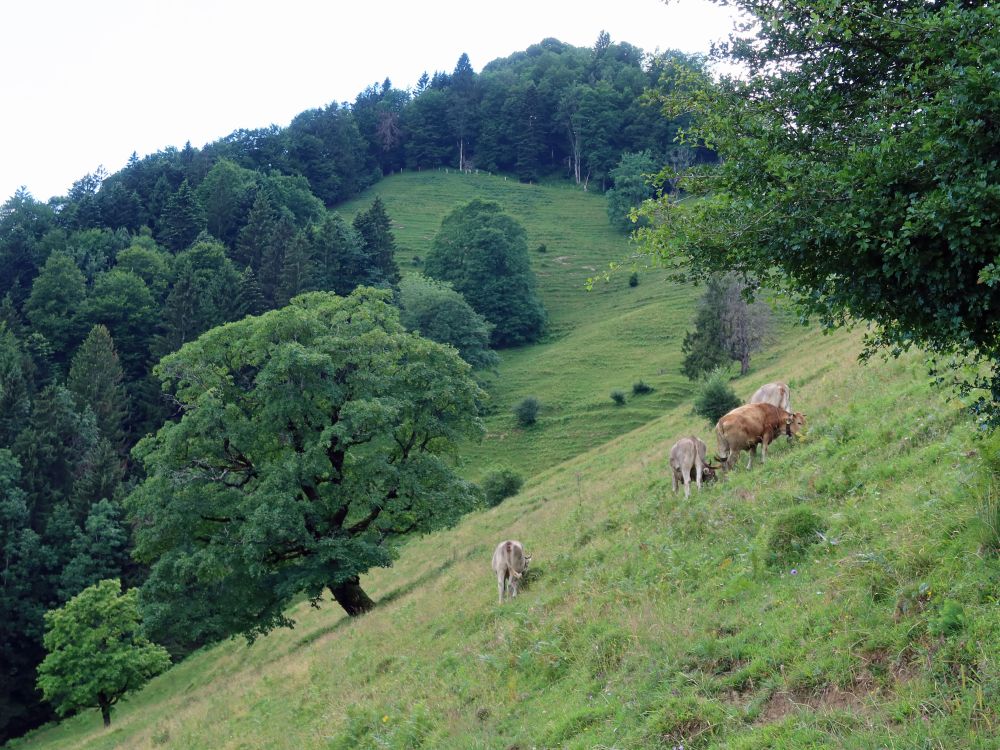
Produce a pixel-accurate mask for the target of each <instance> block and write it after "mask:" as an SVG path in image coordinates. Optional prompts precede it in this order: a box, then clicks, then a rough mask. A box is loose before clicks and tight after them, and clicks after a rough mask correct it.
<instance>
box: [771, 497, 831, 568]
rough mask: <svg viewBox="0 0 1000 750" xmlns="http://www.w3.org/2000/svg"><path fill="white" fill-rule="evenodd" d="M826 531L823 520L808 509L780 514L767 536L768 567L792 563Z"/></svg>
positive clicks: (796, 509) (791, 509)
mask: <svg viewBox="0 0 1000 750" xmlns="http://www.w3.org/2000/svg"><path fill="white" fill-rule="evenodd" d="M825 530H826V524H824V523H823V519H822V518H820V517H819V516H818V515H816V514H815V513H813V512H812V511H811V510H809V509H808V508H803V507H796V508H790V509H789V510H786V511H785V512H783V513H780V514H779V515H778V516H777V517H776V518H775V519H774V522H773V523H772V524H771V528H770V531H769V532H768V534H767V542H766V556H767V562H768V564H770V565H772V566H773V565H782V564H785V563H789V562H794V561H795V560H798V559H800V558H801V557H802V555H803V553H804V552H805V551H806V549H808V548H809V547H811V546H812V545H813V544H815V543H816V542H818V541H819V539H820V536H819V532H823V531H825Z"/></svg>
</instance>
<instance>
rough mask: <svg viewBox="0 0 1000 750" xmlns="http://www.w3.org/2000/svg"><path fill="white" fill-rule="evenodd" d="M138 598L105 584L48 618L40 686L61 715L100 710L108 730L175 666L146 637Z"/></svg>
mask: <svg viewBox="0 0 1000 750" xmlns="http://www.w3.org/2000/svg"><path fill="white" fill-rule="evenodd" d="M137 594H138V592H137V591H136V590H135V589H131V590H130V591H128V592H126V593H124V594H123V593H122V592H121V583H120V582H119V581H117V580H104V581H101V582H100V583H97V584H95V585H93V586H90V587H89V588H86V589H84V590H83V591H81V592H80V593H79V594H77V595H76V596H74V597H73V598H72V599H70V600H69V601H68V602H67V603H66V605H65V606H63V607H61V608H59V609H56V610H52V611H51V612H47V613H46V614H45V626H46V632H45V649H46V651H47V652H48V655H47V656H46V657H45V660H44V661H43V662H42V663H41V664H40V665H39V667H38V687H39V688H40V689H41V691H42V693H43V694H44V696H45V700H47V701H49V702H51V703H52V704H54V705H55V707H56V711H58V712H59V713H60V714H61V715H63V716H65V715H66V714H69V713H73V712H76V711H79V710H80V709H83V708H92V707H97V708H100V709H101V715H102V717H103V718H104V724H105V726H107V725H109V724H110V723H111V709H112V707H113V706H114V705H115V704H116V703H117V702H118V701H119V700H120V699H121V698H122V697H124V696H125V695H126V694H128V693H130V692H132V691H133V690H138V689H139V688H140V687H142V686H143V685H144V684H145V683H146V681H148V680H149V679H150V678H151V677H154V676H156V675H157V674H159V673H160V672H162V671H164V670H165V669H166V668H167V667H168V666H170V656H169V655H168V654H167V652H166V650H164V649H163V648H162V647H161V646H157V645H156V644H153V643H150V642H149V640H148V639H147V638H146V637H145V635H143V633H142V630H141V625H140V620H139V609H138V606H137V604H136V596H137Z"/></svg>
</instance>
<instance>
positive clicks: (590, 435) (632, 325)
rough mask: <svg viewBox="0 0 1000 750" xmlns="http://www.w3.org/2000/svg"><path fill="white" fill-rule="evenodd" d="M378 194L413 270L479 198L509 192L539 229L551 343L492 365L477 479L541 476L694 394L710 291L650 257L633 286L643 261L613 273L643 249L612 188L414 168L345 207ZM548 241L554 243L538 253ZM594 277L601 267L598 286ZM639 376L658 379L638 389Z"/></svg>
mask: <svg viewBox="0 0 1000 750" xmlns="http://www.w3.org/2000/svg"><path fill="white" fill-rule="evenodd" d="M376 193H377V194H378V195H379V196H380V197H381V198H382V201H383V203H384V204H385V207H386V211H387V212H388V214H389V216H390V217H391V218H392V219H393V223H394V234H395V236H396V242H397V246H398V248H399V250H398V252H397V259H398V261H399V264H400V268H401V270H402V271H403V272H404V273H408V272H413V271H414V270H419V266H414V265H413V264H412V262H411V260H412V258H413V257H414V256H419V257H421V258H423V257H426V255H427V252H428V250H429V249H430V246H431V242H432V240H433V238H434V235H435V234H436V233H437V231H438V228H439V227H440V224H441V219H442V218H443V217H444V216H445V215H446V214H447V213H448V212H449V211H451V210H452V209H453V208H454V207H455V206H457V205H459V204H460V203H462V202H465V201H469V200H472V199H473V198H477V197H478V198H486V199H490V200H495V201H497V202H498V203H499V204H500V205H502V206H503V207H504V209H505V210H506V211H507V212H508V213H510V214H511V215H512V216H514V217H515V218H516V219H517V220H518V221H520V222H521V223H522V224H523V225H524V227H525V229H526V230H527V233H528V247H529V254H530V257H531V263H532V268H533V270H534V272H535V274H536V277H537V280H538V289H539V294H540V296H541V298H542V301H543V303H544V304H545V307H546V310H547V311H548V314H549V328H548V332H547V334H546V335H545V338H544V340H543V341H542V342H541V343H540V344H537V345H534V346H527V347H520V348H516V349H505V350H503V351H501V353H500V354H501V364H500V367H499V368H498V372H497V374H496V375H495V376H487V378H486V379H487V382H488V390H489V393H490V397H491V400H490V403H489V405H488V408H489V413H488V414H487V417H486V423H487V429H488V435H487V437H486V439H485V440H484V441H483V442H482V443H481V444H479V445H470V446H467V447H466V449H465V450H464V451H463V456H464V460H465V462H466V465H465V466H464V467H463V468H462V471H463V472H464V473H465V474H467V475H468V476H470V477H471V478H479V477H481V476H482V474H483V473H484V472H485V471H487V470H488V469H489V468H490V467H491V466H492V465H494V464H503V465H507V466H510V467H512V468H514V469H516V470H518V471H519V472H521V473H522V474H523V475H524V476H531V475H532V474H535V473H537V472H538V471H540V470H542V469H545V468H548V467H550V466H553V465H555V464H556V463H559V462H561V461H565V460H567V459H569V458H572V457H573V456H575V455H577V454H579V453H580V452H581V451H583V450H588V449H590V448H593V447H596V446H598V445H601V444H603V443H605V442H607V441H608V440H609V439H611V438H613V437H616V436H617V435H621V434H623V433H625V432H628V431H629V430H632V429H634V428H636V427H638V426H639V425H642V424H645V423H647V422H649V421H650V420H651V419H654V418H656V417H658V416H660V415H661V414H662V413H663V412H664V411H665V410H666V409H669V408H672V407H674V406H676V405H677V404H679V403H682V402H685V401H687V400H689V397H690V394H691V393H692V386H691V384H690V383H689V382H688V381H687V379H686V378H684V377H683V376H681V374H680V363H681V356H682V355H681V350H680V343H681V340H682V339H683V337H684V332H685V330H686V329H687V328H688V327H690V325H691V319H692V317H693V309H694V308H693V304H694V300H695V299H696V298H697V296H698V295H699V293H700V290H697V289H694V288H693V287H691V286H679V285H677V284H672V283H669V282H668V281H667V280H666V274H665V273H664V272H663V271H662V270H661V269H654V268H647V267H645V265H644V264H643V263H641V262H635V263H634V265H635V267H636V268H638V270H639V276H640V283H639V285H638V286H636V287H629V285H628V276H629V274H630V273H631V268H632V265H627V267H628V269H629V270H628V271H627V272H619V273H615V274H611V276H610V278H609V279H608V280H604V278H603V276H604V272H605V271H607V270H608V269H609V266H610V264H611V263H613V262H614V263H621V262H625V263H626V264H629V263H630V258H631V255H632V253H633V251H634V248H633V247H631V246H630V244H629V240H628V239H627V238H626V237H625V236H624V235H622V234H621V233H620V232H616V231H614V230H613V229H612V228H611V227H610V226H609V224H608V220H607V213H606V204H605V201H604V198H603V196H601V195H598V194H594V193H584V192H582V191H581V190H579V189H576V188H572V187H568V186H564V185H556V186H548V185H526V184H521V183H518V182H516V181H514V180H504V178H503V177H499V176H495V175H488V174H486V173H480V174H478V175H476V174H471V175H463V174H456V173H455V172H454V170H452V172H451V173H450V174H445V173H444V172H443V171H431V172H411V173H406V174H402V175H394V176H391V177H389V178H387V179H385V180H382V181H381V182H379V183H378V185H377V186H376V187H375V188H374V189H373V190H372V191H370V192H369V193H367V194H365V195H363V196H362V197H360V198H358V199H357V200H355V201H352V202H350V203H347V204H345V205H343V206H340V207H338V211H340V212H341V213H342V214H343V215H344V216H345V217H347V218H351V217H353V215H354V214H355V213H356V212H357V211H359V210H363V209H365V208H366V207H367V206H368V205H370V204H371V201H372V199H373V197H374V194H376ZM540 244H545V246H546V252H545V253H539V252H537V247H538V246H539V245H540ZM594 277H601V278H600V280H598V281H597V282H596V283H594V284H593V286H592V288H591V289H590V290H589V291H588V289H587V280H588V279H589V278H594ZM639 380H642V381H644V382H645V383H648V384H649V385H651V386H653V388H654V389H655V390H654V391H653V392H652V393H649V394H646V395H643V396H636V397H633V396H632V385H633V384H634V383H635V382H637V381H639ZM615 389H618V390H623V391H625V392H626V393H627V394H628V400H627V402H626V404H625V405H624V406H616V405H615V404H614V403H613V402H612V400H611V397H610V394H611V391H612V390H615ZM526 396H535V397H536V398H538V399H539V401H540V402H541V405H542V409H541V413H540V416H539V420H538V422H537V423H536V424H535V425H534V426H532V427H530V428H528V429H522V428H520V427H519V426H518V424H517V421H516V420H515V418H514V416H513V412H512V409H513V407H514V405H515V404H516V403H517V402H518V401H520V400H521V399H522V398H525V397H526Z"/></svg>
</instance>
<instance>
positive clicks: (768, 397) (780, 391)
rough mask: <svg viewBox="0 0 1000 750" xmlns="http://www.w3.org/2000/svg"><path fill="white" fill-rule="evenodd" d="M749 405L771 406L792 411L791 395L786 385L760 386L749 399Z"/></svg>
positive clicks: (769, 384)
mask: <svg viewBox="0 0 1000 750" xmlns="http://www.w3.org/2000/svg"><path fill="white" fill-rule="evenodd" d="M750 403H751V404H771V405H772V406H777V407H778V408H779V409H784V410H785V411H791V410H792V399H791V393H790V391H789V390H788V384H787V383H768V384H767V385H762V386H761V387H760V388H758V389H757V391H756V392H755V393H754V394H753V395H752V396H751V397H750Z"/></svg>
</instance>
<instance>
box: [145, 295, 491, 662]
mask: <svg viewBox="0 0 1000 750" xmlns="http://www.w3.org/2000/svg"><path fill="white" fill-rule="evenodd" d="M389 296H390V295H389V292H384V291H376V290H373V289H370V288H361V289H358V290H357V291H355V292H354V293H353V294H352V295H350V296H349V297H346V298H345V297H337V296H334V295H332V294H327V293H320V292H314V293H311V294H306V295H302V296H300V297H297V298H295V299H294V300H292V303H291V304H290V305H289V306H287V307H284V308H282V309H280V310H273V311H271V312H268V313H265V314H264V315H261V316H259V317H256V318H253V317H251V318H244V319H243V320H241V321H238V322H235V323H231V324H229V325H226V326H221V327H218V328H214V329H212V330H211V331H209V332H207V333H205V334H203V335H202V336H201V337H200V338H198V339H197V340H196V341H194V342H191V343H189V344H187V345H185V346H184V347H183V348H182V349H181V350H180V351H178V352H176V353H174V354H171V355H169V356H167V357H165V358H164V359H163V360H162V361H161V362H160V364H159V365H158V366H157V368H156V372H157V374H158V375H159V377H161V378H162V380H163V381H164V384H165V386H166V387H167V388H169V390H170V391H171V392H172V393H173V394H174V395H175V397H176V399H177V400H178V401H179V403H180V404H182V405H183V417H182V418H181V419H180V420H179V421H176V422H168V423H166V424H165V425H164V426H163V427H161V428H160V430H159V432H157V434H156V435H154V436H149V437H146V438H144V439H143V440H141V441H140V442H139V444H138V445H137V447H136V448H135V450H134V452H133V453H134V455H135V457H136V459H137V460H139V461H141V463H142V465H143V467H144V469H145V479H144V481H143V482H142V483H141V484H140V485H139V486H138V487H137V489H136V490H135V491H134V492H133V493H132V495H131V496H130V498H129V500H128V507H129V509H130V513H131V516H132V520H133V522H134V523H135V534H136V555H137V556H138V558H139V559H141V560H143V561H145V562H148V563H149V564H150V565H151V566H152V567H151V572H150V578H149V581H148V583H147V584H146V587H145V588H146V595H145V597H144V611H145V612H146V613H148V618H149V625H150V627H151V628H152V632H154V633H161V632H162V633H164V634H165V635H166V636H167V638H169V641H170V642H172V643H175V644H180V645H181V646H184V645H185V644H190V643H191V640H192V638H198V637H219V636H221V635H229V634H234V633H243V634H245V635H246V636H247V637H248V638H253V637H254V636H256V635H259V634H261V633H266V632H268V631H269V630H271V629H273V628H274V627H277V626H280V625H285V624H288V620H287V618H286V615H285V610H286V607H287V606H288V604H289V602H290V601H291V600H292V599H293V598H294V597H296V596H298V595H301V594H305V595H306V596H308V597H309V598H310V599H311V600H313V601H314V602H318V601H319V600H320V597H321V595H322V593H323V590H324V589H325V588H330V590H331V591H332V592H333V594H334V597H335V598H336V599H337V601H338V602H339V603H340V604H341V605H342V606H343V607H344V608H345V610H347V611H348V613H349V614H351V615H356V614H360V613H362V612H364V611H367V610H368V609H370V608H371V606H372V605H373V602H371V600H369V599H368V597H367V596H366V595H365V594H364V592H363V591H362V590H361V588H360V586H359V585H358V576H359V575H360V574H361V573H364V572H365V571H367V570H368V569H369V568H371V567H373V566H388V565H390V564H391V562H392V559H393V557H394V555H395V542H396V541H397V540H399V539H402V538H406V537H407V535H409V534H412V533H413V532H420V531H429V530H431V529H434V528H438V527H440V526H443V525H448V524H450V523H453V522H455V521H457V520H458V518H459V517H460V516H461V515H462V513H464V512H465V511H466V510H468V509H469V508H470V507H472V505H473V504H474V503H475V501H476V493H475V492H474V491H472V489H471V488H470V486H469V485H468V483H467V482H465V481H464V480H462V479H460V478H459V477H458V476H457V475H456V474H455V473H454V472H453V470H452V469H451V467H450V466H449V465H448V463H447V462H446V461H445V454H446V453H447V452H448V451H449V450H451V448H452V447H453V446H454V445H455V443H456V442H457V441H458V440H460V439H465V438H467V437H475V436H477V435H479V434H480V432H481V429H482V428H481V424H480V422H479V420H478V418H477V417H476V407H477V403H478V400H479V398H480V397H481V396H482V393H481V391H480V390H479V388H478V387H477V386H476V385H475V383H474V382H473V381H472V380H471V378H470V377H469V366H468V365H467V364H466V363H464V362H462V361H461V360H460V359H459V358H458V356H457V354H456V353H455V352H454V351H453V350H451V349H448V348H446V347H443V346H441V345H440V344H436V343H434V342H431V341H429V340H427V339H423V338H421V337H418V336H414V335H411V334H409V333H407V332H406V331H405V330H404V329H403V327H402V326H401V325H400V323H399V321H398V313H397V312H396V310H395V308H393V307H392V306H391V305H390V304H389V302H388V299H389ZM236 537H239V538H241V539H243V540H245V541H244V543H241V544H240V545H232V544H230V543H228V542H227V541H226V540H228V539H233V538H236ZM192 622H194V623H196V624H197V628H198V630H197V631H195V632H192V631H186V630H185V629H186V628H187V626H188V625H189V624H190V623H192Z"/></svg>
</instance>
